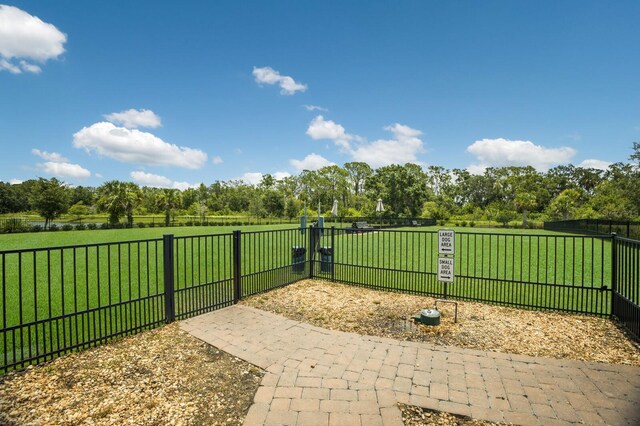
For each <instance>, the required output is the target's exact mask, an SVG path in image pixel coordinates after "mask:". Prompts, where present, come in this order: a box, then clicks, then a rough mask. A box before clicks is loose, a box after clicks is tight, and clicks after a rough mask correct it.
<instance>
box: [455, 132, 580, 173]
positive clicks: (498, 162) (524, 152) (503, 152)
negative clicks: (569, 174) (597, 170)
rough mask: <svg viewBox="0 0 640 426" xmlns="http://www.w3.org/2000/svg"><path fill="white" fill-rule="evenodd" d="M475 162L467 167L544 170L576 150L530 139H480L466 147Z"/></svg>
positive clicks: (563, 160)
mask: <svg viewBox="0 0 640 426" xmlns="http://www.w3.org/2000/svg"><path fill="white" fill-rule="evenodd" d="M466 151H467V152H468V153H470V154H472V155H474V156H475V157H476V159H477V162H476V163H475V164H473V165H472V166H470V167H469V170H471V169H472V168H473V169H474V170H479V169H480V168H483V169H484V168H486V167H507V166H533V167H535V168H536V169H538V170H541V171H545V170H547V169H549V167H551V166H553V165H556V164H562V163H567V162H569V161H570V160H571V158H572V157H573V156H574V155H575V153H576V150H575V149H573V148H570V147H560V148H546V147H544V146H542V145H535V144H534V143H533V142H530V141H518V140H516V141H512V140H508V139H503V138H498V139H482V140H478V141H475V142H474V143H472V144H471V145H469V146H468V147H467V150H466Z"/></svg>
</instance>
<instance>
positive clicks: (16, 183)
mask: <svg viewBox="0 0 640 426" xmlns="http://www.w3.org/2000/svg"><path fill="white" fill-rule="evenodd" d="M9 183H10V184H11V185H19V184H21V183H22V181H21V180H20V179H11V180H10V181H9Z"/></svg>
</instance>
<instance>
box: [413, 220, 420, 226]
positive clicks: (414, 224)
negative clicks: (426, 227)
mask: <svg viewBox="0 0 640 426" xmlns="http://www.w3.org/2000/svg"><path fill="white" fill-rule="evenodd" d="M411 226H420V224H419V223H418V221H417V220H412V221H411Z"/></svg>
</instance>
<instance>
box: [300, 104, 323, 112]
mask: <svg viewBox="0 0 640 426" xmlns="http://www.w3.org/2000/svg"><path fill="white" fill-rule="evenodd" d="M302 107H303V108H304V109H306V110H307V111H322V112H327V111H329V110H328V109H326V108H323V107H321V106H318V105H302Z"/></svg>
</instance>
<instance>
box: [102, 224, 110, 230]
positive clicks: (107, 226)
mask: <svg viewBox="0 0 640 426" xmlns="http://www.w3.org/2000/svg"><path fill="white" fill-rule="evenodd" d="M100 229H111V225H109V224H108V223H103V224H101V225H100Z"/></svg>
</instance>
